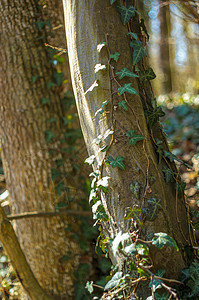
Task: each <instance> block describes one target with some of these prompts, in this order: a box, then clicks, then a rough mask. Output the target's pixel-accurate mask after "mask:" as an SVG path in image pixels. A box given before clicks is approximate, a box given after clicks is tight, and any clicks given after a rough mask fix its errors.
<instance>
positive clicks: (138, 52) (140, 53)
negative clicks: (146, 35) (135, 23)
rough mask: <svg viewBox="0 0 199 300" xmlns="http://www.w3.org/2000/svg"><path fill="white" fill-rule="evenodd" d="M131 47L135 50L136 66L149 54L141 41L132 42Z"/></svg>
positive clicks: (134, 60)
mask: <svg viewBox="0 0 199 300" xmlns="http://www.w3.org/2000/svg"><path fill="white" fill-rule="evenodd" d="M130 46H131V47H132V48H133V65H134V66H135V65H136V64H137V63H138V62H139V61H140V60H141V59H142V58H143V57H144V56H146V55H147V53H146V50H145V48H144V46H143V44H142V42H140V41H132V42H131V43H130Z"/></svg>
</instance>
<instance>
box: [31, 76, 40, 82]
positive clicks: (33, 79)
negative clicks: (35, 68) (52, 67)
mask: <svg viewBox="0 0 199 300" xmlns="http://www.w3.org/2000/svg"><path fill="white" fill-rule="evenodd" d="M38 77H39V75H35V76H32V82H33V83H35V82H36V81H37V78H38Z"/></svg>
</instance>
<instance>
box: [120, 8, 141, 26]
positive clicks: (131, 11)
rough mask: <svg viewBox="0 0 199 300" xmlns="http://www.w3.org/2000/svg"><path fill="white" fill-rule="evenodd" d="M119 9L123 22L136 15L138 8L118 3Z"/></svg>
mask: <svg viewBox="0 0 199 300" xmlns="http://www.w3.org/2000/svg"><path fill="white" fill-rule="evenodd" d="M117 9H118V11H119V12H120V14H121V18H122V22H123V24H126V23H128V21H129V20H130V19H131V18H132V17H134V16H135V13H136V9H135V8H134V7H133V6H132V5H130V6H129V7H128V8H127V7H125V6H123V5H117Z"/></svg>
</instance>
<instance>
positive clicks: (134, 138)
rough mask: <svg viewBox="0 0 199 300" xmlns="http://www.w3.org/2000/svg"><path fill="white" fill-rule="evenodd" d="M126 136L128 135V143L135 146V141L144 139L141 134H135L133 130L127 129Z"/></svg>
mask: <svg viewBox="0 0 199 300" xmlns="http://www.w3.org/2000/svg"><path fill="white" fill-rule="evenodd" d="M126 136H128V138H129V144H130V145H132V146H135V144H136V143H137V142H139V141H142V140H144V136H143V135H141V134H135V132H134V130H129V131H128V132H127V133H126Z"/></svg>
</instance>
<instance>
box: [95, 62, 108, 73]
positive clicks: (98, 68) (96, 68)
mask: <svg viewBox="0 0 199 300" xmlns="http://www.w3.org/2000/svg"><path fill="white" fill-rule="evenodd" d="M105 69H106V66H105V65H102V64H96V65H95V73H97V72H99V71H102V70H105Z"/></svg>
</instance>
